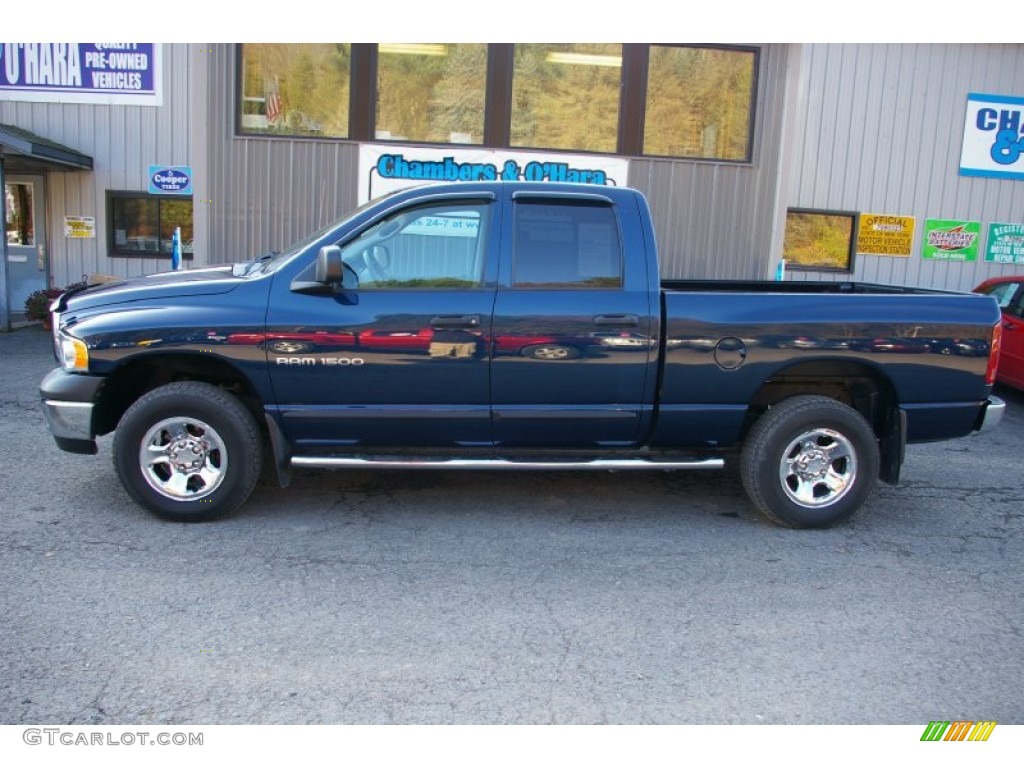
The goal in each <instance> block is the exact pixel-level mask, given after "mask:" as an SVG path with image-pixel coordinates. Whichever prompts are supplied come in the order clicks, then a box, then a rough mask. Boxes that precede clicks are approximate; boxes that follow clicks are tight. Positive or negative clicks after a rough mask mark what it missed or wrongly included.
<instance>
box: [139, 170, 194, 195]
mask: <svg viewBox="0 0 1024 768" xmlns="http://www.w3.org/2000/svg"><path fill="white" fill-rule="evenodd" d="M149 194H151V195H191V194H192V166H191V165H151V166H149Z"/></svg>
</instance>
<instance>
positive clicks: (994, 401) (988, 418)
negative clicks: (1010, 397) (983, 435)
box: [977, 395, 1006, 432]
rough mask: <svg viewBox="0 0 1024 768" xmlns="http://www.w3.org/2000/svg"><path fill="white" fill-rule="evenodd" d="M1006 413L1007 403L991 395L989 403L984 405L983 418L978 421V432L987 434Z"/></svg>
mask: <svg viewBox="0 0 1024 768" xmlns="http://www.w3.org/2000/svg"><path fill="white" fill-rule="evenodd" d="M1004 413H1006V403H1005V402H1003V400H1001V399H1000V398H998V397H996V396H995V395H990V396H989V398H988V402H986V403H985V405H984V410H983V411H982V413H981V418H979V419H978V426H977V431H978V432H987V431H988V430H990V429H992V428H993V427H994V426H996V425H997V424H998V423H999V422H1000V421H1002V419H1003V414H1004Z"/></svg>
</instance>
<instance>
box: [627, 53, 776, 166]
mask: <svg viewBox="0 0 1024 768" xmlns="http://www.w3.org/2000/svg"><path fill="white" fill-rule="evenodd" d="M755 71H756V55H755V53H754V51H745V50H736V49H727V50H726V49H715V48H691V47H684V46H667V45H652V46H651V47H650V60H649V68H648V75H647V109H646V113H645V120H644V154H645V155H664V156H668V157H692V158H702V159H709V160H748V159H749V155H750V116H751V114H752V110H753V99H754V73H755Z"/></svg>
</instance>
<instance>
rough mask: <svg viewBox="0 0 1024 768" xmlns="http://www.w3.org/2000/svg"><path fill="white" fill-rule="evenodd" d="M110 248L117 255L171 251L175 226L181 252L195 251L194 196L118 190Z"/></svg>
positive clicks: (112, 204) (112, 210) (113, 209)
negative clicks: (178, 230) (166, 195)
mask: <svg viewBox="0 0 1024 768" xmlns="http://www.w3.org/2000/svg"><path fill="white" fill-rule="evenodd" d="M110 210H111V216H110V219H111V229H112V232H111V238H110V245H111V250H112V252H113V253H114V254H115V255H121V256H130V255H133V254H138V255H146V254H153V253H162V254H169V253H170V252H171V241H172V237H173V236H174V229H175V227H181V243H182V253H185V254H188V253H191V252H192V239H193V223H192V200H191V199H185V198H160V197H149V196H146V195H139V196H135V195H131V194H130V193H123V192H122V193H118V194H117V195H116V196H113V197H112V198H111V205H110Z"/></svg>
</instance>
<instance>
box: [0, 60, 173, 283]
mask: <svg viewBox="0 0 1024 768" xmlns="http://www.w3.org/2000/svg"><path fill="white" fill-rule="evenodd" d="M191 48H192V46H189V45H186V44H165V45H163V47H162V72H163V106H161V107H131V106H107V105H94V104H41V103H32V102H10V101H0V123H9V124H12V125H16V126H18V127H19V128H23V129H25V130H27V131H32V132H33V133H36V134H39V135H40V136H43V137H45V138H47V139H50V140H52V141H56V142H58V143H60V144H64V145H66V146H68V147H71V148H72V149H75V150H77V151H79V152H82V153H84V154H87V155H90V156H91V157H92V158H93V170H92V172H91V173H90V172H88V171H67V172H50V173H48V174H47V177H46V190H47V198H46V205H47V211H46V215H47V230H46V235H47V239H48V247H49V255H50V270H51V279H52V281H53V284H54V285H58V286H63V285H67V284H68V283H71V282H75V281H77V280H81V279H82V276H83V275H87V274H90V273H93V272H101V273H105V274H115V275H138V274H143V273H146V272H155V271H158V270H159V269H166V268H167V267H168V261H167V260H166V259H137V258H118V257H113V258H111V257H108V255H107V210H106V205H107V197H106V193H107V190H133V191H140V192H145V191H146V189H147V187H148V180H147V178H146V172H147V170H148V166H149V165H150V164H154V165H158V164H166V165H190V164H191V156H190V146H191V145H190V130H189V126H190V124H191V114H190V99H189V87H188V83H189V68H190V66H191ZM66 215H67V216H93V217H95V219H96V238H95V239H94V240H71V239H67V238H65V237H64V216H66Z"/></svg>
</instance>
